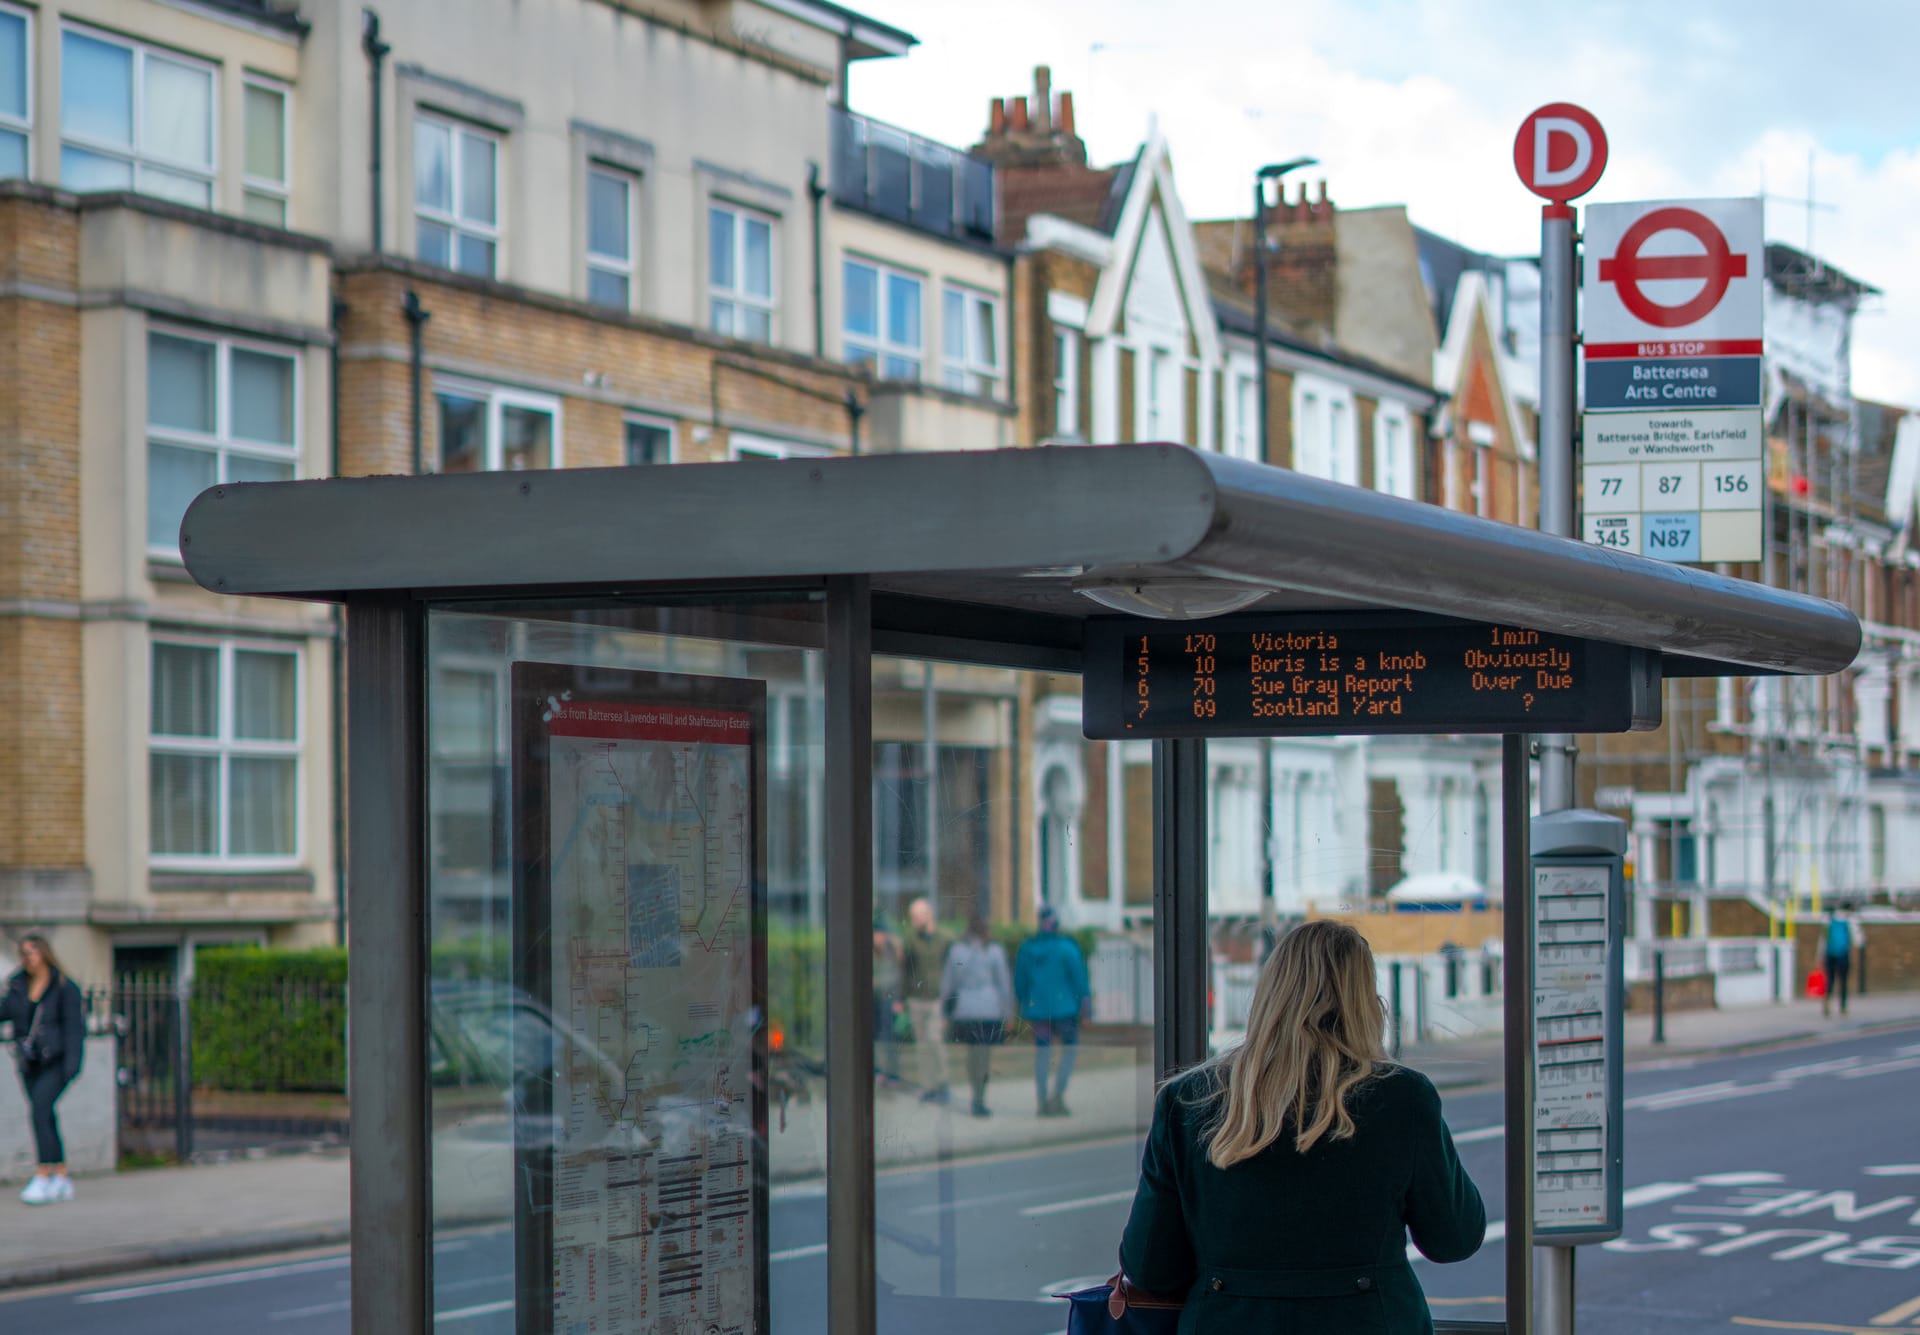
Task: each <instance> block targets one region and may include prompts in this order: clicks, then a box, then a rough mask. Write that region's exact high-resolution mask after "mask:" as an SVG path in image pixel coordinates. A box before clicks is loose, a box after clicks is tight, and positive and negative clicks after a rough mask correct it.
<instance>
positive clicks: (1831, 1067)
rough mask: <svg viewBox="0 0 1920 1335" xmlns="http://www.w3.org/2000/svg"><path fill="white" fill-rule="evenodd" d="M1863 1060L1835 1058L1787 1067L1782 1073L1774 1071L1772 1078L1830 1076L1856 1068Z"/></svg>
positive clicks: (1797, 1078) (1857, 1058) (1791, 1078)
mask: <svg viewBox="0 0 1920 1335" xmlns="http://www.w3.org/2000/svg"><path fill="white" fill-rule="evenodd" d="M1865 1060H1866V1058H1865V1057H1835V1058H1834V1059H1833V1060H1832V1061H1824V1062H1811V1063H1809V1064H1807V1065H1805V1066H1789V1067H1787V1068H1786V1069H1785V1070H1784V1071H1775V1072H1774V1073H1773V1076H1774V1079H1776V1080H1800V1079H1804V1078H1805V1077H1807V1076H1810V1075H1831V1074H1832V1073H1834V1072H1835V1071H1844V1070H1846V1069H1847V1068H1848V1067H1849V1066H1858V1065H1859V1064H1860V1063H1861V1062H1863V1061H1865Z"/></svg>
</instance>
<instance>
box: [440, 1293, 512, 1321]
mask: <svg viewBox="0 0 1920 1335" xmlns="http://www.w3.org/2000/svg"><path fill="white" fill-rule="evenodd" d="M512 1310H513V1299H511V1298H502V1299H501V1300H500V1301H499V1302H497V1303H481V1304H479V1305H478V1306H476V1307H461V1308H457V1309H455V1310H454V1311H451V1312H435V1313H434V1314H433V1319H434V1320H435V1321H465V1320H466V1319H467V1318H468V1317H475V1316H491V1315H492V1314H493V1313H495V1312H511V1311H512Z"/></svg>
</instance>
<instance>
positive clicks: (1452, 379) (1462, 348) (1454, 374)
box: [1433, 269, 1535, 459]
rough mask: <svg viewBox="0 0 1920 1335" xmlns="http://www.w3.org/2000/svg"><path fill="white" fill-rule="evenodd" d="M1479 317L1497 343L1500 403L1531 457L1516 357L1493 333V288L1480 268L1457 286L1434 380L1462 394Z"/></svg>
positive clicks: (1446, 389)
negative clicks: (1517, 391)
mask: <svg viewBox="0 0 1920 1335" xmlns="http://www.w3.org/2000/svg"><path fill="white" fill-rule="evenodd" d="M1476 321H1484V322H1485V324H1486V327H1487V337H1488V341H1489V342H1490V343H1491V345H1492V347H1493V361H1494V369H1495V370H1496V371H1498V372H1499V375H1500V400H1501V402H1500V407H1501V410H1502V411H1503V412H1505V413H1506V415H1507V430H1508V432H1509V433H1510V434H1511V435H1512V436H1513V439H1514V443H1515V446H1516V447H1517V448H1518V450H1519V452H1520V457H1521V458H1523V459H1531V458H1533V457H1534V453H1535V450H1534V446H1535V442H1534V439H1533V437H1532V436H1530V435H1529V434H1527V430H1526V427H1525V425H1524V421H1523V419H1522V418H1521V416H1520V403H1519V400H1518V399H1516V398H1515V397H1514V393H1513V383H1514V376H1513V372H1512V370H1510V369H1509V368H1511V367H1512V364H1513V358H1511V357H1509V356H1508V355H1507V353H1506V350H1505V349H1504V348H1502V347H1501V346H1500V343H1499V340H1497V339H1495V338H1494V337H1493V330H1494V320H1493V289H1492V288H1491V287H1489V286H1488V285H1487V276H1486V275H1485V274H1483V273H1481V272H1480V271H1479V270H1478V269H1469V270H1467V271H1466V272H1465V273H1463V274H1461V275H1460V283H1459V285H1458V286H1457V287H1455V288H1454V291H1453V312H1452V314H1451V315H1449V316H1448V318H1447V334H1446V337H1445V338H1443V339H1442V340H1441V341H1440V346H1439V347H1438V348H1436V349H1435V350H1434V354H1433V383H1434V384H1435V385H1436V386H1437V387H1438V388H1439V389H1440V391H1441V392H1442V393H1444V394H1446V395H1447V396H1448V397H1450V398H1458V397H1459V394H1460V390H1461V388H1462V386H1461V384H1460V373H1461V371H1462V370H1464V369H1465V367H1466V364H1467V351H1468V349H1469V348H1471V347H1472V346H1473V327H1474V323H1475V322H1476Z"/></svg>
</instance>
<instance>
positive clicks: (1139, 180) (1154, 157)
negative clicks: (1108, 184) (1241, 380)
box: [1087, 126, 1220, 366]
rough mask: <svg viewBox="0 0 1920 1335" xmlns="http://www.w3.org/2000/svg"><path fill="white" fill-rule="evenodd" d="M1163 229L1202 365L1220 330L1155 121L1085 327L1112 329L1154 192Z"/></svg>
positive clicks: (1214, 357)
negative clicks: (1110, 258)
mask: <svg viewBox="0 0 1920 1335" xmlns="http://www.w3.org/2000/svg"><path fill="white" fill-rule="evenodd" d="M1156 195H1157V196H1158V198H1159V203H1160V213H1161V217H1162V218H1163V219H1164V220H1165V226H1166V230H1167V247H1168V249H1169V250H1170V251H1172V253H1173V270H1174V273H1175V275H1176V276H1177V277H1178V278H1179V280H1180V290H1181V295H1182V297H1183V298H1184V300H1185V304H1186V312H1187V328H1188V329H1189V330H1190V331H1191V332H1192V334H1193V339H1194V345H1195V347H1197V348H1198V349H1199V353H1200V362H1201V364H1202V365H1203V366H1213V365H1217V364H1218V363H1219V360H1220V331H1219V327H1218V326H1217V325H1216V324H1215V322H1214V313H1213V307H1212V298H1211V297H1210V296H1209V295H1208V292H1207V277H1206V273H1205V271H1204V270H1202V268H1201V267H1200V251H1199V248H1198V247H1196V246H1195V245H1194V242H1193V224H1192V223H1191V222H1190V221H1189V220H1188V218H1187V211H1186V209H1184V208H1183V207H1181V204H1180V194H1179V192H1178V191H1176V190H1175V189H1174V188H1173V164H1172V161H1171V160H1170V159H1169V157H1168V155H1167V141H1166V139H1165V137H1164V136H1162V135H1161V133H1160V130H1159V128H1158V127H1157V126H1156V127H1155V128H1154V129H1153V130H1152V131H1151V132H1150V133H1149V134H1148V136H1147V142H1146V146H1145V147H1144V148H1142V149H1141V150H1140V163H1139V166H1138V167H1137V168H1136V169H1135V170H1134V173H1133V182H1132V185H1131V186H1130V187H1129V190H1128V193H1127V202H1126V205H1125V207H1123V208H1122V209H1121V211H1120V224H1119V226H1117V227H1115V228H1114V231H1113V253H1114V258H1115V259H1116V260H1117V261H1118V262H1117V263H1115V264H1113V265H1111V266H1110V267H1108V268H1107V269H1106V270H1105V271H1104V272H1103V273H1102V274H1101V275H1100V282H1099V284H1098V285H1097V286H1096V287H1095V289H1094V293H1093V309H1092V310H1091V311H1090V312H1089V313H1088V316H1087V333H1088V334H1090V335H1103V334H1110V333H1112V332H1113V330H1114V327H1115V325H1116V324H1117V323H1118V321H1119V318H1120V312H1121V310H1122V309H1123V308H1124V306H1125V302H1126V289H1127V287H1128V285H1129V284H1130V283H1131V282H1132V280H1133V262H1134V258H1135V256H1136V255H1138V253H1139V250H1140V241H1141V237H1142V235H1143V234H1144V232H1145V230H1146V226H1147V223H1148V221H1149V219H1150V216H1151V212H1152V208H1151V206H1152V204H1153V202H1154V199H1155V196H1156Z"/></svg>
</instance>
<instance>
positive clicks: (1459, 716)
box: [1082, 613, 1660, 739]
mask: <svg viewBox="0 0 1920 1335" xmlns="http://www.w3.org/2000/svg"><path fill="white" fill-rule="evenodd" d="M1083 661H1084V672H1085V675H1084V677H1083V692H1084V695H1083V701H1082V711H1083V717H1082V730H1083V731H1084V732H1085V733H1086V735H1087V736H1088V737H1090V738H1096V739H1125V738H1130V737H1131V738H1153V737H1271V736H1288V735H1294V736H1315V735H1332V734H1342V733H1415V732H1629V731H1637V730H1642V729H1647V728H1654V727H1658V726H1659V722H1660V664H1659V656H1658V655H1657V654H1654V653H1652V652H1650V651H1647V650H1643V649H1634V648H1630V647H1629V646H1626V645H1620V644H1609V643H1606V642H1603V641H1599V640H1583V639H1576V638H1574V637H1572V636H1566V635H1550V634H1547V633H1545V632H1543V631H1537V630H1527V629H1522V628H1518V627H1513V626H1498V625H1490V624H1484V623H1478V622H1465V621H1456V620H1449V619H1447V618H1442V617H1429V616H1424V615H1419V614H1413V613H1394V614H1384V613H1382V614H1375V613H1337V614H1329V615H1323V616H1300V615H1281V616H1266V615H1250V616H1239V617H1218V618H1214V619H1212V620H1208V621H1195V622H1179V623H1174V622H1166V621H1146V620H1137V621H1136V620H1128V621H1120V620H1098V621H1092V622H1089V623H1088V625H1087V639H1086V652H1085V656H1084V660H1083Z"/></svg>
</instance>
